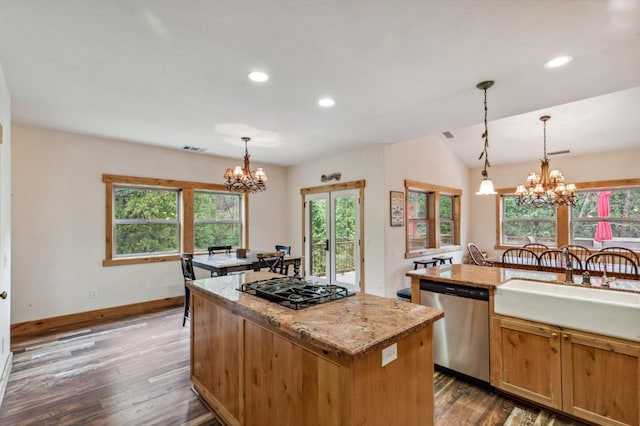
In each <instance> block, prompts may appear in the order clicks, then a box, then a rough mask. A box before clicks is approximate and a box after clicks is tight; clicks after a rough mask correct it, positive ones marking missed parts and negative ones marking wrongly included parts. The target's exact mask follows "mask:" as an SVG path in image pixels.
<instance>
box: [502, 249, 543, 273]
mask: <svg viewBox="0 0 640 426" xmlns="http://www.w3.org/2000/svg"><path fill="white" fill-rule="evenodd" d="M502 263H503V264H504V266H505V267H507V268H518V269H533V270H539V269H540V259H539V258H538V255H537V254H536V252H535V251H533V250H529V249H526V248H521V247H520V248H510V249H508V250H505V252H504V253H502Z"/></svg>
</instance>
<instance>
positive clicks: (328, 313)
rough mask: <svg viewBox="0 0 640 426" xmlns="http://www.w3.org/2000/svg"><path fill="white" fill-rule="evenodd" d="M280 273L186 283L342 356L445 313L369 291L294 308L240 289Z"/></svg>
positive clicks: (376, 345) (363, 351) (387, 340)
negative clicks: (244, 285) (249, 283)
mask: <svg viewBox="0 0 640 426" xmlns="http://www.w3.org/2000/svg"><path fill="white" fill-rule="evenodd" d="M277 276H278V275H277V274H272V273H269V272H247V273H244V274H237V275H227V276H221V277H213V278H206V279H201V280H195V281H190V282H187V286H188V287H189V288H190V289H191V291H192V292H194V294H198V295H201V296H203V297H205V298H207V299H209V300H211V301H213V302H216V303H219V304H222V305H224V306H226V307H228V308H229V309H231V310H232V311H233V312H234V313H236V314H239V315H241V316H243V317H245V318H247V319H250V320H253V321H255V322H258V323H262V324H265V325H268V326H271V327H273V328H275V329H277V330H278V331H280V332H282V333H284V334H285V335H288V336H290V337H292V338H295V339H298V340H300V341H302V342H304V343H305V344H308V345H311V346H313V347H315V348H317V349H320V350H323V351H327V352H330V353H333V354H335V355H337V356H339V357H361V356H364V355H366V354H369V353H371V352H373V351H376V350H378V349H382V348H384V347H386V346H388V345H390V344H393V343H394V342H396V341H397V340H399V339H401V338H403V337H404V336H407V335H409V334H411V333H414V332H416V331H418V330H420V329H421V328H423V327H427V326H429V325H431V324H432V323H433V322H434V321H436V320H438V319H440V318H442V317H443V316H444V313H443V311H441V310H439V309H436V308H432V307H428V306H422V305H417V304H413V303H407V302H404V301H398V300H395V299H389V298H385V297H380V296H374V295H370V294H366V293H356V294H355V295H353V296H350V297H346V298H343V299H340V300H335V301H331V302H327V303H323V304H320V305H317V306H312V307H308V308H304V309H300V310H293V309H289V308H286V307H283V306H280V305H278V304H276V303H273V302H270V301H267V300H264V299H261V298H259V297H256V296H253V295H250V294H246V293H243V292H241V291H239V290H237V289H238V288H239V287H240V285H241V284H243V283H245V282H252V281H256V280H262V279H268V278H272V277H277Z"/></svg>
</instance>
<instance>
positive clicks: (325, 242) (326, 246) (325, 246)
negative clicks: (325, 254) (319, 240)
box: [324, 240, 329, 251]
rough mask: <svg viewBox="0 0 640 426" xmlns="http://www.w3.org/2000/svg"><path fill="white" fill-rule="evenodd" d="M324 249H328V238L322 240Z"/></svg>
mask: <svg viewBox="0 0 640 426" xmlns="http://www.w3.org/2000/svg"><path fill="white" fill-rule="evenodd" d="M324 250H325V251H329V240H324Z"/></svg>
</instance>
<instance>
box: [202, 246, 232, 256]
mask: <svg viewBox="0 0 640 426" xmlns="http://www.w3.org/2000/svg"><path fill="white" fill-rule="evenodd" d="M207 251H208V252H209V256H211V255H212V254H215V253H225V254H229V253H231V246H209V247H207Z"/></svg>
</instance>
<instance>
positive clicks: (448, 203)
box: [438, 194, 454, 247]
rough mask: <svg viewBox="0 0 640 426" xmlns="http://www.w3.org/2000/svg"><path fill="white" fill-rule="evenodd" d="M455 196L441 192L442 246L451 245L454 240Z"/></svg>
mask: <svg viewBox="0 0 640 426" xmlns="http://www.w3.org/2000/svg"><path fill="white" fill-rule="evenodd" d="M453 206H454V204H453V197H452V196H451V195H444V194H440V200H439V203H438V210H439V218H440V247H445V246H451V245H453V241H454V222H453Z"/></svg>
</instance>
